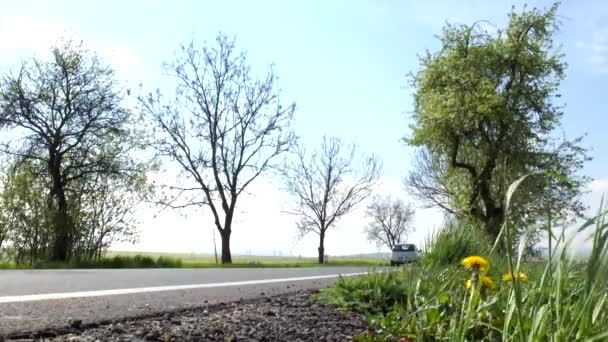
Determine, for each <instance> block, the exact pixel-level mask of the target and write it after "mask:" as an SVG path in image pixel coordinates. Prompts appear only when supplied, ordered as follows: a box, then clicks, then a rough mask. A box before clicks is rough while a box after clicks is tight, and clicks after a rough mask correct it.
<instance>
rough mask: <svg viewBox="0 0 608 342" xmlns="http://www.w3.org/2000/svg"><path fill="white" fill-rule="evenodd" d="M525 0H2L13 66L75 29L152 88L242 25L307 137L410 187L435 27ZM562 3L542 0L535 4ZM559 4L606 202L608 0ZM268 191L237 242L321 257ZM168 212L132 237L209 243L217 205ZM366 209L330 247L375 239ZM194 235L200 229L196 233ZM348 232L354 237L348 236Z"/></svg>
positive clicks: (572, 127)
mask: <svg viewBox="0 0 608 342" xmlns="http://www.w3.org/2000/svg"><path fill="white" fill-rule="evenodd" d="M522 3H523V2H520V1H515V2H509V1H462V0H460V1H430V0H429V1H371V0H369V1H362V0H360V1H342V0H340V1H338V0H333V1H143V0H141V1H139V0H138V1H135V0H132V1H128V0H122V1H103V2H102V1H97V2H93V1H87V2H85V1H61V0H56V1H50V0H49V1H23V0H22V1H19V2H17V1H13V2H5V3H3V6H2V12H1V13H0V66H1V67H2V68H6V67H11V66H14V65H15V63H16V62H17V61H18V60H19V58H21V57H23V56H29V55H31V54H32V53H43V52H44V51H45V49H46V48H47V47H48V45H49V44H51V43H52V40H53V39H55V38H56V37H57V36H58V35H61V34H62V33H63V32H68V33H70V34H77V35H78V36H79V37H81V38H83V39H84V40H85V42H86V43H87V44H89V46H90V47H92V48H93V49H96V50H97V51H99V52H100V54H101V55H102V56H107V58H108V60H109V61H110V62H111V63H112V65H113V66H114V67H115V68H116V69H117V70H118V75H119V76H120V77H121V78H122V79H124V80H125V81H128V83H129V84H130V85H131V86H136V85H137V84H139V83H140V82H142V83H143V84H144V87H146V88H147V89H153V88H155V87H162V86H163V84H166V82H167V81H166V80H165V79H163V78H162V77H161V76H162V62H163V61H164V60H169V59H171V57H172V55H173V51H174V50H175V49H177V48H178V47H179V44H180V43H188V42H189V41H190V40H191V39H192V37H194V38H195V40H196V41H199V42H202V41H204V40H209V41H211V40H213V39H214V38H215V36H216V34H217V33H218V32H219V31H222V32H224V33H226V34H228V35H231V36H232V35H236V37H237V45H238V47H239V48H242V49H246V50H247V51H248V57H249V62H250V63H251V64H252V66H253V70H254V72H255V71H260V72H263V71H264V70H265V67H266V66H267V63H269V62H274V63H275V64H276V71H277V73H278V74H279V76H280V85H281V88H282V89H283V91H284V93H283V98H284V99H285V100H293V101H295V102H296V103H297V105H298V110H297V112H296V126H295V129H296V131H297V133H298V134H299V135H300V136H301V139H302V141H303V142H304V143H306V144H309V145H311V146H317V145H318V143H319V142H320V138H321V136H322V135H323V134H328V135H337V136H340V137H342V138H343V139H344V140H346V141H353V140H356V142H357V143H358V144H359V145H360V146H361V149H362V150H363V151H365V152H374V153H377V154H379V155H380V156H381V158H382V159H383V162H384V167H385V174H384V178H383V185H382V187H381V189H382V190H379V191H389V192H393V193H394V194H395V195H397V196H401V197H403V198H406V199H407V196H406V195H405V194H404V193H403V191H402V189H401V178H402V177H403V176H404V175H406V174H407V170H408V167H409V157H410V153H411V151H410V150H409V149H408V148H407V147H405V146H404V145H403V143H402V142H401V141H400V138H401V137H403V136H404V135H406V134H407V133H408V124H409V114H408V112H409V111H411V109H412V106H411V102H412V97H411V89H409V88H408V85H407V82H406V81H407V79H406V74H407V73H408V72H410V71H415V70H416V69H417V67H418V59H417V55H418V54H421V53H424V51H425V49H431V50H435V49H437V48H438V47H439V44H438V40H437V39H436V38H435V35H437V34H439V33H440V32H441V27H442V25H443V24H444V22H445V21H446V20H448V21H450V22H458V23H471V22H473V21H475V20H478V19H486V20H489V21H490V22H492V23H494V24H496V25H498V26H503V25H504V24H505V23H506V20H507V12H508V11H509V10H510V8H511V5H512V4H514V5H516V6H517V8H521V4H522ZM551 3H552V2H549V1H534V2H532V1H531V2H530V5H535V6H538V7H545V6H549V5H550V4H551ZM559 14H560V15H561V16H562V17H563V26H562V31H561V32H560V33H559V34H558V36H557V37H556V41H557V42H558V43H560V44H562V45H563V51H564V52H565V53H566V56H567V57H566V60H567V62H568V65H569V68H568V70H567V78H566V80H565V81H564V82H563V84H562V87H561V92H562V94H563V100H564V102H565V103H566V104H567V107H566V114H565V117H564V120H563V126H564V127H563V128H564V130H565V132H566V134H567V136H568V137H574V136H577V135H580V134H583V133H585V132H586V133H588V134H589V135H588V138H587V139H586V140H585V144H586V145H587V146H589V147H591V148H592V149H593V157H594V160H593V161H592V162H591V163H589V164H588V165H587V166H586V168H585V173H586V174H588V175H589V176H591V177H593V178H594V179H595V182H594V183H593V190H594V191H595V192H594V193H592V195H590V196H588V198H587V201H588V202H589V203H590V204H591V205H597V202H598V199H599V193H600V192H601V191H608V154H606V153H602V152H603V151H606V150H608V139H606V138H605V136H604V129H603V128H604V127H606V126H608V125H607V124H608V118H607V116H606V113H605V105H604V103H605V101H604V97H603V96H604V94H605V92H606V89H608V3H606V2H604V1H584V2H583V1H564V2H563V4H562V6H561V8H560V11H559ZM265 182H266V183H265ZM267 183H268V184H267ZM256 186H258V187H259V189H264V190H263V191H264V192H265V194H264V195H263V196H268V199H267V201H269V202H272V203H275V202H276V203H278V205H280V203H282V202H283V201H284V200H285V198H284V197H282V196H283V195H282V194H280V193H278V191H277V190H276V187H275V186H272V184H271V183H270V182H268V181H267V180H261V182H260V183H259V184H258V185H256ZM259 201H260V198H259V197H258V198H257V201H254V200H250V201H249V202H251V203H250V204H247V203H249V202H247V199H245V202H247V203H245V204H243V210H244V211H246V212H248V213H249V214H248V215H249V216H247V215H245V216H246V217H244V218H243V219H242V220H241V221H240V222H241V223H240V224H241V225H242V226H243V227H244V228H242V231H241V232H240V231H239V229H240V228H239V227H238V226H237V227H236V228H235V232H234V239H233V242H234V244H235V251H237V252H245V251H247V250H254V251H261V252H264V251H270V250H273V249H275V248H276V249H280V250H282V251H283V252H284V253H289V252H291V253H296V254H311V255H314V253H315V250H316V246H315V244H316V241H315V239H313V238H308V239H306V240H305V241H302V242H300V243H298V244H295V243H294V242H293V238H292V235H293V230H292V229H291V228H290V227H291V226H292V225H293V220H291V219H289V218H285V217H280V218H279V217H278V214H275V213H273V212H272V211H269V212H265V213H264V214H260V215H258V216H259V217H258V216H255V215H254V214H253V212H257V211H261V210H262V209H260V208H257V207H255V206H254V204H253V203H254V202H259ZM273 201H274V202H273ZM248 205H249V207H248ZM163 215H165V216H164V218H157V219H156V220H154V221H152V220H147V221H146V222H145V223H144V224H143V225H142V243H140V244H139V245H138V246H136V247H133V248H139V249H165V250H180V251H192V250H197V251H208V250H209V246H210V245H209V243H208V242H209V237H210V234H211V233H210V232H211V230H210V223H211V221H210V219H209V217H204V216H202V217H199V216H200V215H199V216H197V215H196V213H192V214H191V215H190V216H189V217H188V218H182V217H176V215H175V214H163ZM268 215H272V216H271V217H276V221H277V222H281V223H280V224H279V223H277V224H272V226H276V227H275V228H272V229H275V230H276V229H278V230H280V231H281V233H280V234H278V235H277V236H279V237H277V239H279V241H281V243H280V247H275V246H271V245H264V243H263V242H261V241H260V243H256V244H252V243H251V241H252V240H251V238H252V237H254V236H255V234H254V233H253V232H256V231H259V229H258V228H256V229H252V228H251V227H252V226H255V227H258V226H260V225H264V226H267V225H268V224H265V221H264V220H263V219H264V218H267V217H268ZM254 216H255V217H254ZM256 217H257V218H256ZM361 219H362V212H361V211H359V212H356V213H354V214H353V215H352V217H351V218H350V219H347V220H345V221H344V222H343V223H342V224H341V225H340V227H338V230H337V231H336V232H335V233H330V235H328V239H329V240H328V246H329V247H328V249H329V252H330V253H332V252H333V253H334V254H344V253H351V252H352V253H355V252H359V251H366V252H369V251H375V250H376V248H375V247H374V246H373V245H372V244H368V243H366V242H365V241H364V235H363V233H362V232H361V231H362V225H361ZM256 220H257V221H256ZM175 222H180V223H179V224H177V223H175ZM438 223H439V220H438V215H436V212H434V211H422V210H421V211H419V215H418V217H417V219H416V226H417V232H416V234H414V235H413V236H412V239H414V240H417V241H421V239H422V238H423V237H424V234H425V233H426V232H427V229H428V228H429V227H432V226H434V225H437V224H438ZM176 225H177V226H180V227H185V226H188V227H190V228H188V229H189V230H187V229H186V228H184V230H183V231H180V230H178V231H176V230H175V229H178V228H175V227H173V228H171V229H173V230H171V235H174V237H173V238H172V239H173V240H171V242H170V243H169V242H168V240H167V238H166V235H167V229H169V228H167V226H176ZM202 226H205V227H206V228H204V229H203V228H201V227H202ZM245 226H247V227H246V228H245ZM180 229H181V228H180ZM260 229H261V228H260ZM268 229H271V228H268ZM203 230H204V231H206V233H204V234H203V233H202V232H203ZM332 234H333V235H334V237H333V238H332ZM191 235H195V237H190V238H188V237H187V236H191ZM180 236H181V238H180ZM239 236H240V238H239ZM344 239H348V240H346V241H348V243H346V244H344V243H342V242H344V241H345V240H344ZM194 241H200V242H196V243H195V242H194ZM331 243H333V244H334V245H333V246H331ZM252 245H253V246H252ZM294 246H295V247H294ZM332 248H333V249H332Z"/></svg>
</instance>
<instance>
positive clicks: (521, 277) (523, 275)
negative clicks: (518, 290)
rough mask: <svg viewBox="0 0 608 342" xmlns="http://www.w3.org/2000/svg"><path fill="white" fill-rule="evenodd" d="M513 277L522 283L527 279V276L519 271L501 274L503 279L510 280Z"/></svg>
mask: <svg viewBox="0 0 608 342" xmlns="http://www.w3.org/2000/svg"><path fill="white" fill-rule="evenodd" d="M513 278H517V279H519V281H521V282H522V283H525V282H527V281H528V276H526V275H525V274H524V273H521V272H519V275H518V274H513V273H512V272H509V273H505V274H504V275H503V276H502V280H504V281H512V280H513Z"/></svg>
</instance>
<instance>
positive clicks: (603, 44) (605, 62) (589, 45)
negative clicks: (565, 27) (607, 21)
mask: <svg viewBox="0 0 608 342" xmlns="http://www.w3.org/2000/svg"><path fill="white" fill-rule="evenodd" d="M576 47H578V48H580V49H583V51H584V52H585V54H586V58H585V59H586V61H587V62H588V63H589V64H591V65H592V66H593V67H594V70H596V71H599V72H602V73H607V72H608V28H601V29H600V28H596V29H595V31H594V32H593V36H592V38H591V40H590V41H586V42H585V41H579V42H577V43H576Z"/></svg>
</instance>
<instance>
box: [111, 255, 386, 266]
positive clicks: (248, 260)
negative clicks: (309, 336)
mask: <svg viewBox="0 0 608 342" xmlns="http://www.w3.org/2000/svg"><path fill="white" fill-rule="evenodd" d="M136 255H140V256H143V257H150V258H153V259H158V258H161V257H162V258H167V259H178V260H181V264H182V267H184V268H188V267H192V268H206V267H315V266H383V265H387V264H388V256H387V255H383V254H369V255H354V256H329V258H328V262H327V263H326V264H324V265H319V263H318V262H317V258H316V257H300V256H268V255H266V256H255V255H238V254H236V255H233V256H232V262H233V263H232V264H231V265H221V264H216V261H215V256H214V255H213V254H203V253H161V252H125V251H108V253H107V254H106V257H107V258H113V257H115V256H121V257H135V256H136ZM219 257H220V256H219V255H218V258H219Z"/></svg>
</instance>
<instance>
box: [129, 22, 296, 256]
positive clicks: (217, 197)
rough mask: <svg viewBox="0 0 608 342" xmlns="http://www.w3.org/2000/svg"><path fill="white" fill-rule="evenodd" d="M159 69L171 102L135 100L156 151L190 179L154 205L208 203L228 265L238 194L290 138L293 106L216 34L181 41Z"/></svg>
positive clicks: (272, 80) (271, 78) (272, 79)
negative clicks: (151, 128)
mask: <svg viewBox="0 0 608 342" xmlns="http://www.w3.org/2000/svg"><path fill="white" fill-rule="evenodd" d="M166 70H167V72H168V73H169V74H170V75H171V76H173V77H174V78H175V79H176V80H177V88H176V92H175V101H173V102H170V101H166V100H165V99H164V98H163V97H162V95H161V93H160V91H157V92H156V93H155V94H149V95H148V96H145V97H140V98H139V103H140V105H141V109H142V110H143V112H144V113H145V114H147V116H148V117H150V118H151V119H152V121H153V123H154V125H155V126H156V129H157V132H156V133H157V134H156V138H157V139H156V141H155V147H156V150H157V151H158V152H159V154H160V155H161V156H163V157H166V158H168V159H169V160H171V161H173V162H175V163H176V164H177V165H178V166H179V168H180V171H181V175H183V176H184V178H185V179H186V180H187V181H189V183H190V184H187V185H184V184H178V185H170V186H168V188H169V193H168V195H167V196H166V198H163V199H161V200H160V201H159V202H160V203H161V204H162V205H164V206H168V207H172V208H185V207H189V206H203V205H207V206H209V208H210V209H211V213H212V214H213V219H214V222H215V226H216V228H217V230H218V232H219V233H220V236H221V239H222V263H231V262H232V254H231V252H230V236H231V234H232V224H233V220H234V215H235V209H236V204H237V199H238V198H239V196H240V195H241V194H242V193H243V192H244V191H245V189H246V188H247V187H248V186H249V185H250V184H251V183H252V182H253V181H254V180H255V179H256V178H257V177H258V176H259V175H261V174H262V173H264V172H265V171H267V170H268V169H270V168H271V167H273V166H274V164H273V161H274V160H275V159H276V158H275V157H277V156H278V155H280V154H281V153H283V152H285V151H287V150H289V149H290V148H291V146H292V145H293V143H294V142H295V138H296V137H295V135H294V134H293V132H291V130H290V125H291V122H292V119H293V113H294V111H295V104H289V105H288V106H283V105H282V103H281V101H280V99H279V93H280V91H279V90H278V89H277V88H276V83H277V79H278V78H277V76H276V74H275V73H274V71H273V69H272V68H270V70H269V71H268V73H267V74H266V77H265V78H263V79H255V78H252V76H251V75H250V67H249V66H248V65H247V64H246V58H245V53H244V52H243V53H237V51H236V50H235V41H234V40H229V39H228V38H227V37H226V36H225V35H222V34H220V35H219V36H218V37H217V39H216V46H207V45H204V46H203V47H202V48H200V49H199V48H197V47H196V46H195V45H194V42H192V43H190V45H188V46H182V49H181V55H179V56H177V58H176V60H175V61H174V62H173V63H170V64H167V65H166Z"/></svg>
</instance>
